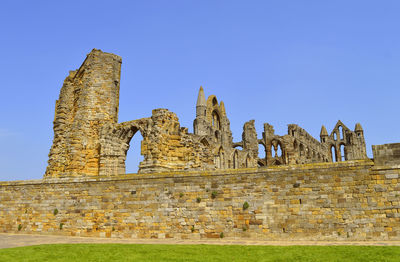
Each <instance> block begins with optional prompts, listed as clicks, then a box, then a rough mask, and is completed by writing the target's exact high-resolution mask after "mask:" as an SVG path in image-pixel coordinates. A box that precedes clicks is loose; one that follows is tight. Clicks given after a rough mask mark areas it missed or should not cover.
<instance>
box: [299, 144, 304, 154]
mask: <svg viewBox="0 0 400 262" xmlns="http://www.w3.org/2000/svg"><path fill="white" fill-rule="evenodd" d="M303 155H304V146H303V144H300V156H303Z"/></svg>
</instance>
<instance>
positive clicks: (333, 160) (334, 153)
mask: <svg viewBox="0 0 400 262" xmlns="http://www.w3.org/2000/svg"><path fill="white" fill-rule="evenodd" d="M331 157H332V162H337V156H336V147H335V146H333V145H332V146H331Z"/></svg>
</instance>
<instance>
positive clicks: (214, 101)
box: [212, 97, 218, 106]
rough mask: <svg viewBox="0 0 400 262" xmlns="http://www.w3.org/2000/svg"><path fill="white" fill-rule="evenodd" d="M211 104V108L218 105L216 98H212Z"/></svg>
mask: <svg viewBox="0 0 400 262" xmlns="http://www.w3.org/2000/svg"><path fill="white" fill-rule="evenodd" d="M212 104H213V106H216V105H218V101H217V98H215V97H214V98H213V100H212Z"/></svg>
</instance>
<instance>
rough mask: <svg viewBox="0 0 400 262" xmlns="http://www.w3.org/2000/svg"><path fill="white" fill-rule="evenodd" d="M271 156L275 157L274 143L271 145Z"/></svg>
mask: <svg viewBox="0 0 400 262" xmlns="http://www.w3.org/2000/svg"><path fill="white" fill-rule="evenodd" d="M271 156H272V157H276V155H275V146H274V145H271Z"/></svg>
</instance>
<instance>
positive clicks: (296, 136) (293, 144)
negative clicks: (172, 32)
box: [45, 50, 367, 177]
mask: <svg viewBox="0 0 400 262" xmlns="http://www.w3.org/2000/svg"><path fill="white" fill-rule="evenodd" d="M120 75H121V58H120V57H118V56H116V55H113V54H108V53H103V52H101V51H100V50H93V51H92V52H91V53H90V54H89V55H88V56H87V58H86V60H85V61H84V62H83V64H82V66H81V67H80V68H79V69H78V70H76V71H71V72H70V74H69V76H68V77H67V78H66V79H65V81H64V85H63V86H62V88H61V92H60V97H59V99H58V100H57V102H56V110H55V120H54V142H53V146H52V148H51V150H50V158H49V165H48V168H47V170H46V174H45V177H59V176H82V175H118V174H125V159H126V154H127V151H128V149H129V142H130V140H131V139H132V137H133V136H134V135H135V133H136V132H138V131H139V132H140V133H141V134H142V137H143V141H142V145H141V154H142V155H143V156H144V161H143V162H141V163H140V166H139V173H152V172H162V171H177V170H215V169H238V168H248V167H260V166H273V165H287V164H306V163H318V162H335V161H344V160H357V159H367V155H366V149H365V141H364V134H363V129H362V127H361V125H360V124H356V126H355V129H354V131H351V130H350V129H349V128H347V127H346V126H345V125H344V124H343V123H341V122H340V121H338V123H337V124H336V126H335V128H334V129H333V131H332V132H331V134H330V135H328V132H327V130H326V128H325V127H324V126H322V129H321V141H320V142H319V141H317V140H316V139H314V138H313V137H312V136H311V135H309V134H308V133H307V132H306V131H305V130H304V129H302V128H300V127H299V126H297V125H294V124H291V125H289V126H288V135H285V136H278V135H276V134H275V133H274V129H273V127H272V126H271V125H269V124H267V123H265V124H264V132H263V136H262V138H257V133H256V129H255V127H254V120H251V121H248V122H246V123H245V124H244V126H243V134H242V141H240V142H235V143H234V142H233V138H232V132H231V130H230V122H229V119H228V117H227V115H226V112H225V106H224V103H223V102H222V101H221V102H220V103H218V100H217V98H216V97H215V96H214V95H211V96H209V97H208V98H207V100H206V98H205V95H204V90H203V88H202V87H200V91H199V94H198V98H197V104H196V119H195V120H194V123H193V128H194V134H191V133H188V129H187V128H184V127H180V124H179V122H178V117H177V116H176V115H175V114H174V113H172V112H170V111H168V110H167V109H155V110H153V114H152V116H151V117H147V118H142V119H138V120H132V121H128V122H123V123H118V106H119V82H120ZM259 144H261V145H263V146H264V148H265V156H266V157H265V159H262V158H259V157H258V155H259V154H258V148H259ZM238 148H241V149H238Z"/></svg>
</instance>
